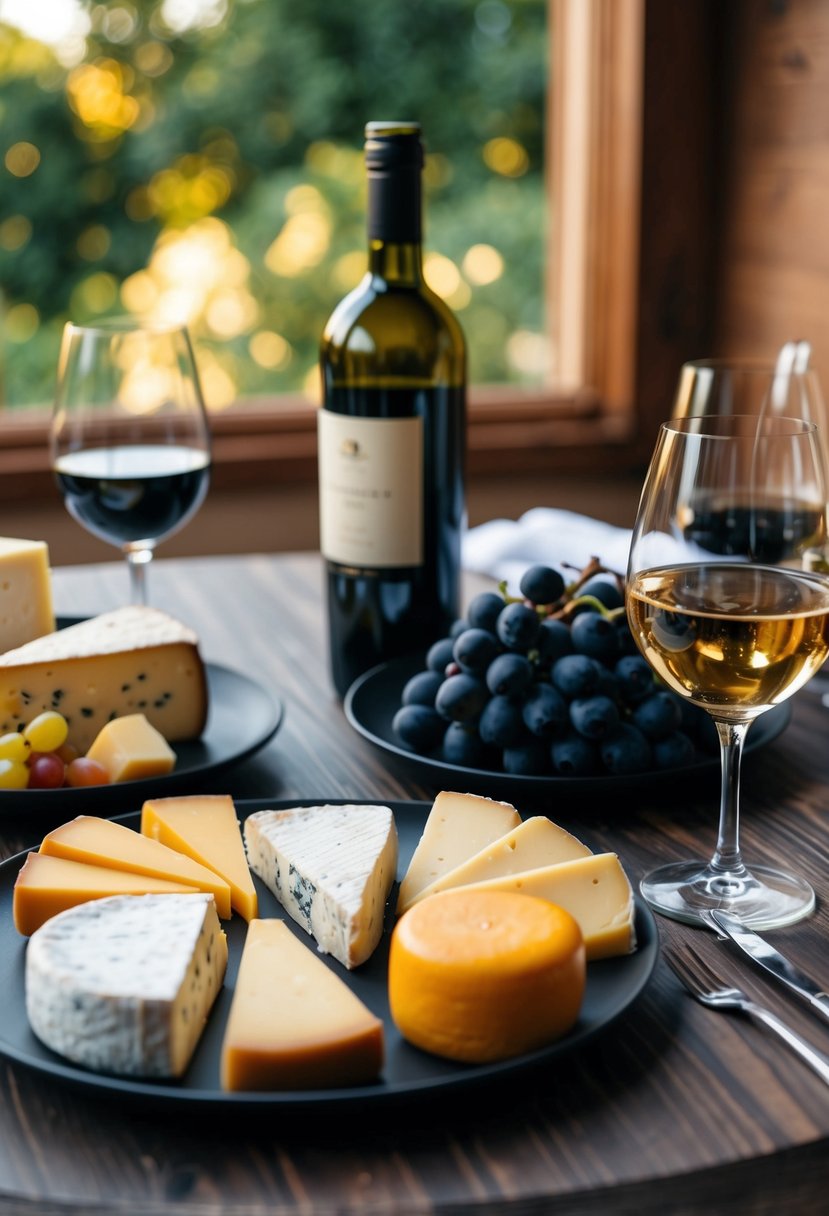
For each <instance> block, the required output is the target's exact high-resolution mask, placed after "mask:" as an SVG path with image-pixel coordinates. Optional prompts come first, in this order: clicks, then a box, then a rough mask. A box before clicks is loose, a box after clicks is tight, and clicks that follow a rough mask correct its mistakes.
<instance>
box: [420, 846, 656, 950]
mask: <svg viewBox="0 0 829 1216" xmlns="http://www.w3.org/2000/svg"><path fill="white" fill-rule="evenodd" d="M462 890H464V891H513V892H516V893H518V894H522V895H534V896H536V897H537V898H540V899H547V900H549V901H550V903H554V904H558V905H559V907H562V908H564V909H565V910H566V911H567V912H569V913H570V915H571V916H573V917H574V919H575V920H576V921H577V922H578V925H579V928H580V929H581V931H582V935H583V937H584V945H585V949H586V951H587V959H588V962H589V961H591V960H593V959H598V958H609V957H610V956H612V955H616V954H630V953H631V952H632V951H633V950H634V949H635V948H636V932H635V927H634V914H635V910H636V909H635V905H634V902H633V890H632V888H631V885H630V882H629V881H628V877H627V875H626V874H625V871H624V870H623V869H622V865H621V862H620V861H619V858H618V857H617V856H616V854H615V853H593V854H591V856H590V857H579V858H576V859H575V860H574V861H562V862H560V863H559V864H558V865H554V866H544V867H542V868H541V869H538V870H525V871H524V872H523V873H521V874H508V875H505V876H504V877H502V878H493V879H490V880H489V881H487V882H477V883H471V884H470V885H469V886H467V887H463V888H462ZM447 894H449V892H447ZM435 898H436V899H437V898H438V897H437V896H435Z"/></svg>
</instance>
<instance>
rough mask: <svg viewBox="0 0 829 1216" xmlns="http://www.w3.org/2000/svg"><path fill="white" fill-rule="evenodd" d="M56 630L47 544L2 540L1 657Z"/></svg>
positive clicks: (4, 538) (9, 538) (0, 574)
mask: <svg viewBox="0 0 829 1216" xmlns="http://www.w3.org/2000/svg"><path fill="white" fill-rule="evenodd" d="M54 628H55V614H54V611H53V608H52V576H51V572H50V570H49V550H48V548H47V546H46V543H45V542H44V541H42V540H16V539H14V538H13V537H9V536H2V537H0V654H3V653H5V652H6V651H7V650H12V649H14V648H15V647H17V646H23V645H24V644H25V643H26V642H31V641H32V639H33V638H39V637H41V636H42V635H43V634H44V633H52V632H53V631H54Z"/></svg>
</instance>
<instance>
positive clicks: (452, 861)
mask: <svg viewBox="0 0 829 1216" xmlns="http://www.w3.org/2000/svg"><path fill="white" fill-rule="evenodd" d="M520 822H521V816H520V815H519V814H518V811H516V809H515V807H514V806H510V804H509V803H508V802H495V801H494V800H493V799H492V798H481V797H479V796H478V795H477V794H456V793H453V792H451V791H447V790H443V791H441V793H439V794H438V796H437V797H436V798H435V801H434V803H433V805H432V809H431V810H430V812H429V815H428V818H427V820H426V824H425V826H424V828H423V834H422V836H421V837H420V840H419V842H418V844H417V847H416V848H415V851H414V853H413V855H412V859H411V861H410V862H409V866H408V869H407V870H406V873H405V874H404V876H403V881H402V882H401V884H400V891H399V893H398V898H397V911H398V912H402V911H404V910H405V909H406V908H408V907H409V906H410V904H412V903H413V902H414V897H415V896H416V895H417V894H418V893H419V892H420V891H422V890H423V888H424V887H427V886H429V884H430V883H433V882H434V881H435V880H436V879H438V878H441V877H442V876H443V875H444V874H446V873H448V872H449V870H454V868H455V867H456V866H459V865H461V863H462V862H464V861H466V860H467V859H468V858H469V857H471V856H472V855H473V854H474V853H478V852H479V851H480V850H481V849H483V848H486V846H487V845H488V844H491V843H492V842H493V841H494V840H497V839H498V837H499V836H503V835H504V834H505V833H506V832H509V831H511V830H512V829H513V828H517V827H518V825H519V824H520Z"/></svg>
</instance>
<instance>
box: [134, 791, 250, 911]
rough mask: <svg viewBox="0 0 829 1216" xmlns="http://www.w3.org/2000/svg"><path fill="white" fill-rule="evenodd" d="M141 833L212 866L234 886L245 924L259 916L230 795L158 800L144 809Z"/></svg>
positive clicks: (233, 897) (235, 900) (235, 905)
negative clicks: (246, 921)
mask: <svg viewBox="0 0 829 1216" xmlns="http://www.w3.org/2000/svg"><path fill="white" fill-rule="evenodd" d="M141 832H142V834H143V835H144V836H149V837H151V839H153V840H160V841H161V843H162V844H166V845H167V846H168V847H169V848H171V849H177V850H178V851H179V852H180V853H185V854H186V855H187V856H188V857H192V858H193V860H194V861H197V862H198V863H199V865H203V866H207V868H208V869H209V870H213V872H214V873H215V874H218V875H219V877H220V878H223V879H224V880H225V882H226V883H227V884H228V886H229V887H230V903H231V906H232V907H233V908H234V909H235V911H237V912H238V913H239V915H240V916H243V917H244V918H245V920H253V918H254V916H256V914H257V911H258V906H259V905H258V900H257V896H256V888H255V887H254V885H253V879H252V878H251V875H250V869H249V868H248V862H247V858H246V857H245V846H244V844H243V843H242V833H241V832H240V831H239V821H238V820H237V818H236V807H235V806H234V805H233V799H232V798H231V797H229V796H228V795H227V794H205V795H198V794H194V795H189V796H186V797H182V798H156V799H153V800H150V801H149V802H145V803H144V806H143V807H142V809H141Z"/></svg>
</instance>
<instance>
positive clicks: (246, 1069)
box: [221, 920, 383, 1090]
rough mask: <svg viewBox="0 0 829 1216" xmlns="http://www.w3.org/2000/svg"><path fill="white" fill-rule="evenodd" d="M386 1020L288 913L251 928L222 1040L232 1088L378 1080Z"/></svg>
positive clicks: (225, 1083) (226, 1084)
mask: <svg viewBox="0 0 829 1216" xmlns="http://www.w3.org/2000/svg"><path fill="white" fill-rule="evenodd" d="M382 1066H383V1023H382V1022H381V1021H380V1019H379V1018H378V1017H375V1015H374V1014H373V1013H370V1012H369V1010H368V1009H367V1008H366V1006H365V1005H364V1004H363V1003H362V1001H361V1000H360V999H359V998H358V997H357V996H355V994H354V993H353V992H352V991H351V989H350V988H349V987H348V986H347V985H346V984H345V983H344V981H343V980H341V979H340V977H339V976H338V975H335V974H334V972H333V971H332V970H331V969H330V968H329V967H327V966H326V964H325V963H324V962H323V961H322V959H321V958H320V957H319V956H318V955H316V954H315V953H313V951H312V950H311V949H309V947H308V946H304V945H303V944H302V942H301V941H298V940H297V938H296V937H294V934H293V932H292V931H291V930H290V929H289V928H288V926H287V924H286V923H285V922H284V921H281V920H254V921H251V923H250V927H249V928H248V934H247V937H246V939H245V947H244V951H243V953H242V961H241V962H240V964H239V974H238V976H237V979H236V987H235V989H234V992H233V1002H232V1004H231V1007H230V1014H229V1015H228V1020H227V1027H226V1030H225V1036H224V1040H223V1043H222V1055H221V1080H222V1088H223V1089H226V1090H242V1089H257V1090H268V1089H274V1090H277V1089H320V1088H323V1089H330V1088H333V1087H334V1086H341V1085H360V1084H366V1083H368V1082H370V1081H373V1080H374V1078H375V1077H376V1076H377V1074H378V1073H379V1072H380V1069H381V1068H382Z"/></svg>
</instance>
